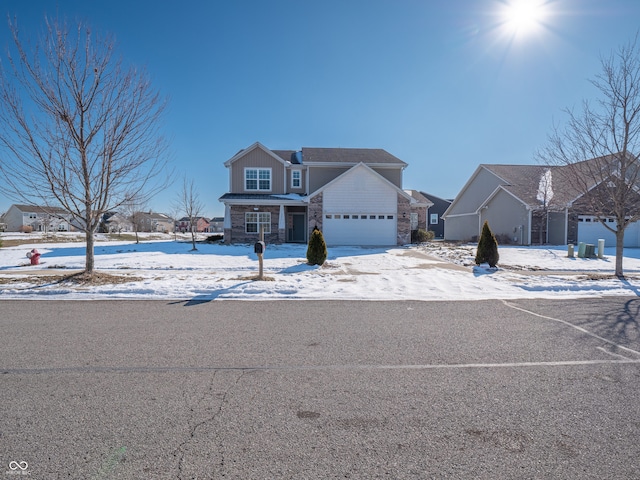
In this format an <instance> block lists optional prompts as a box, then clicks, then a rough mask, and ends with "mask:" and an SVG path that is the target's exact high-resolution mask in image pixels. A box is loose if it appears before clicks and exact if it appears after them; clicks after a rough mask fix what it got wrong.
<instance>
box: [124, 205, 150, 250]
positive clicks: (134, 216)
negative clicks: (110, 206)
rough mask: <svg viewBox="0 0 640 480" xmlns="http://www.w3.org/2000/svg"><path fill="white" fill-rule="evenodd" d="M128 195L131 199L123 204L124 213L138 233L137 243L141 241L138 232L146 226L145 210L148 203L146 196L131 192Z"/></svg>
mask: <svg viewBox="0 0 640 480" xmlns="http://www.w3.org/2000/svg"><path fill="white" fill-rule="evenodd" d="M127 197H128V198H129V200H128V201H127V202H126V203H124V204H122V213H123V215H124V217H125V218H126V219H127V220H128V221H129V222H131V227H132V228H133V231H134V232H135V234H136V243H140V238H139V237H138V232H141V231H143V230H144V227H145V225H144V223H145V219H146V214H145V210H146V208H147V204H146V201H145V199H144V198H142V197H140V196H137V195H135V194H129V195H127Z"/></svg>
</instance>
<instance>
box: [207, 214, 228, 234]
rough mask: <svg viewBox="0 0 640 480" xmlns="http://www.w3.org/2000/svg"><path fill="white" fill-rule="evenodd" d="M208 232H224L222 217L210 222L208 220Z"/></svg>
mask: <svg viewBox="0 0 640 480" xmlns="http://www.w3.org/2000/svg"><path fill="white" fill-rule="evenodd" d="M209 232H211V233H222V232H224V217H213V218H212V219H211V220H209Z"/></svg>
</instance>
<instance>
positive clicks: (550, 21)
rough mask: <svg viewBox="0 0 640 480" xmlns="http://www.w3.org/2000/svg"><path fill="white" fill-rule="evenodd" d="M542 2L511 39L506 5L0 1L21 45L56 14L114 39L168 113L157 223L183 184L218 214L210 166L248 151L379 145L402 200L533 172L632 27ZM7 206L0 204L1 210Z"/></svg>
mask: <svg viewBox="0 0 640 480" xmlns="http://www.w3.org/2000/svg"><path fill="white" fill-rule="evenodd" d="M541 1H542V2H543V3H544V10H545V12H546V13H545V15H544V17H543V18H542V19H540V21H539V23H538V25H537V27H535V28H533V27H532V28H528V29H521V30H519V31H518V33H517V35H514V34H513V32H512V30H510V29H509V28H508V27H507V26H506V25H505V24H504V18H503V17H502V16H501V14H500V12H502V11H503V9H504V8H505V7H506V6H507V4H508V3H510V2H509V1H507V0H502V1H499V0H323V1H322V2H318V1H305V0H234V1H217V0H215V1H214V0H182V1H180V2H168V1H159V0H129V1H126V2H125V1H121V0H108V1H107V0H92V1H87V0H59V1H55V0H46V1H45V0H29V1H24V0H3V1H2V2H0V13H1V14H2V18H3V19H4V18H5V17H4V14H9V15H11V16H17V19H18V22H19V24H20V26H21V30H22V31H24V32H25V33H27V32H33V33H35V32H37V31H38V30H39V29H40V28H41V25H42V23H43V19H44V15H45V14H47V15H49V16H53V15H56V14H57V15H60V16H64V17H66V18H67V19H68V20H75V19H82V20H85V21H87V22H88V23H89V24H90V25H92V26H93V27H94V28H95V29H96V30H99V31H101V32H108V33H111V34H113V35H114V36H115V38H116V42H117V49H118V52H119V54H120V55H121V56H122V57H123V58H124V59H125V60H126V61H127V62H130V63H133V64H137V65H142V66H144V67H145V68H146V69H147V71H148V73H149V75H150V76H151V78H152V81H153V85H154V86H155V87H156V88H157V89H159V90H160V92H161V93H162V94H163V95H165V96H167V97H169V101H170V103H169V108H168V111H167V115H166V117H165V125H164V130H165V132H166V134H167V136H168V137H169V138H170V139H171V155H172V159H173V162H174V165H175V169H176V182H175V187H174V188H170V189H168V190H167V191H165V192H163V194H161V195H159V196H157V197H156V198H155V199H154V200H152V202H151V207H152V208H153V209H155V210H158V211H169V210H170V207H171V204H172V203H175V197H176V194H177V191H178V190H179V187H180V186H181V183H182V181H181V178H182V176H184V175H186V176H187V177H188V178H193V179H194V180H195V182H196V187H197V188H198V191H199V194H200V197H201V199H202V201H203V203H204V204H205V206H206V209H205V216H221V215H222V214H223V212H224V208H223V206H222V204H220V203H219V202H218V198H219V197H220V196H221V195H222V194H224V193H225V192H226V191H227V189H228V174H227V169H226V168H225V167H224V166H223V163H224V162H225V161H226V160H228V159H229V158H231V157H232V156H233V155H234V154H235V153H236V152H237V151H238V150H240V149H242V148H245V147H247V146H249V145H251V144H252V143H254V142H256V141H259V142H261V143H263V144H264V145H266V146H267V147H269V148H273V149H298V148H301V147H356V148H383V149H385V150H387V151H389V152H390V153H392V154H393V155H395V156H397V157H399V158H400V159H402V160H404V161H405V162H407V163H408V164H409V167H408V168H407V169H406V170H405V175H404V186H405V188H414V189H418V190H423V191H427V192H430V193H432V194H434V195H437V196H440V197H445V198H453V197H455V195H456V194H457V193H458V191H459V190H460V189H461V188H462V186H463V185H464V184H465V182H466V181H467V179H468V178H469V176H470V175H471V174H472V173H473V171H474V170H475V168H476V167H477V165H478V164H480V163H516V164H522V163H533V162H534V160H533V154H534V152H535V150H536V149H537V148H540V147H542V146H543V145H544V143H545V141H546V138H547V135H548V134H549V133H550V131H551V128H552V126H553V124H554V122H555V123H559V122H560V123H561V122H562V121H563V120H564V119H565V116H564V114H563V113H562V110H563V109H564V108H571V107H579V106H580V104H581V102H582V100H583V99H589V98H594V95H595V89H594V88H593V86H592V85H591V84H590V83H589V80H590V79H592V78H593V77H594V75H595V74H597V73H598V72H599V71H600V56H601V55H608V54H609V53H610V52H611V51H612V50H614V49H616V48H617V47H619V46H620V45H621V44H624V43H626V42H628V41H629V40H632V39H633V38H634V37H635V35H636V33H637V32H638V28H639V27H640V2H638V1H637V0H606V1H605V0H548V1H543V0H541ZM5 25H6V23H5ZM7 42H8V39H7V27H6V26H5V27H3V28H1V29H0V48H2V49H4V48H5V45H6V44H7ZM11 203H12V202H11V200H10V199H7V198H6V197H3V196H2V195H1V194H0V212H2V211H4V210H6V208H8V207H9V205H10V204H11Z"/></svg>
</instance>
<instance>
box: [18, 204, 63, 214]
mask: <svg viewBox="0 0 640 480" xmlns="http://www.w3.org/2000/svg"><path fill="white" fill-rule="evenodd" d="M13 206H14V207H16V208H17V209H18V210H20V211H21V212H33V213H46V214H55V215H64V214H67V213H69V212H67V211H66V210H65V209H64V208H60V207H43V206H39V205H20V204H15V203H14V204H13ZM9 208H11V207H9Z"/></svg>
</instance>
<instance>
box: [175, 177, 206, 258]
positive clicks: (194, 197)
mask: <svg viewBox="0 0 640 480" xmlns="http://www.w3.org/2000/svg"><path fill="white" fill-rule="evenodd" d="M178 205H179V207H180V209H181V210H182V211H184V212H185V216H186V217H187V219H188V221H189V230H191V243H192V245H193V248H192V250H197V249H198V248H197V247H196V236H197V232H198V219H199V218H200V217H201V216H202V211H203V209H204V205H203V204H202V202H201V201H200V195H198V192H197V191H196V189H195V185H194V182H193V180H187V179H186V178H185V179H184V180H183V182H182V190H180V192H179V198H178Z"/></svg>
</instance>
